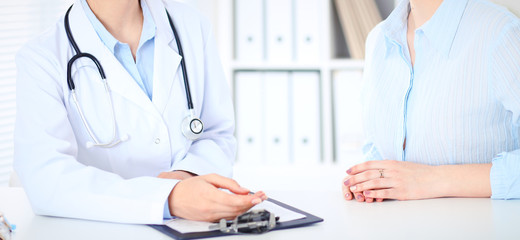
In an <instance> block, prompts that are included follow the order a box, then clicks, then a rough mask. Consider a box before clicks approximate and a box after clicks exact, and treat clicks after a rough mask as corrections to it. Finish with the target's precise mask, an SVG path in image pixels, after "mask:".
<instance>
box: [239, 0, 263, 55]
mask: <svg viewBox="0 0 520 240" xmlns="http://www.w3.org/2000/svg"><path fill="white" fill-rule="evenodd" d="M263 9H264V4H263V1H262V0H236V1H235V27H236V32H235V43H236V45H235V46H236V48H235V57H236V59H237V60H239V61H246V62H258V61H262V60H263V59H264V16H263V13H264V10H263Z"/></svg>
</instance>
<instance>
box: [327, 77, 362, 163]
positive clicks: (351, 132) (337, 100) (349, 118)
mask: <svg viewBox="0 0 520 240" xmlns="http://www.w3.org/2000/svg"><path fill="white" fill-rule="evenodd" d="M362 79H363V73H362V71H361V70H359V71H356V70H349V71H337V72H334V73H333V80H332V81H333V83H332V84H333V111H334V140H335V141H334V142H335V147H334V148H335V155H336V161H337V162H339V163H342V164H347V163H348V164H349V165H350V164H351V163H354V162H349V161H352V156H358V155H359V156H361V155H362V151H361V148H362V146H363V143H364V142H365V139H364V135H363V121H362V111H361V88H362Z"/></svg>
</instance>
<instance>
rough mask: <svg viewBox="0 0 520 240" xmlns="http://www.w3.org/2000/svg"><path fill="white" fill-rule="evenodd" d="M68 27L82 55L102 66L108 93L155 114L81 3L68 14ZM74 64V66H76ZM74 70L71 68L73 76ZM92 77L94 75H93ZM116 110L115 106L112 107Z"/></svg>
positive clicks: (151, 105) (88, 62) (86, 62)
mask: <svg viewBox="0 0 520 240" xmlns="http://www.w3.org/2000/svg"><path fill="white" fill-rule="evenodd" d="M69 17H70V27H71V32H72V35H73V36H74V39H75V40H76V42H77V44H78V46H79V49H80V50H81V52H83V53H90V54H92V55H94V56H95V57H96V58H97V59H98V61H99V62H100V63H101V65H102V66H103V70H104V71H105V74H106V78H107V82H108V85H109V87H110V91H111V92H113V93H117V94H119V95H121V96H123V97H124V98H126V99H128V100H130V101H132V102H133V103H135V104H137V105H139V106H140V107H142V108H143V109H145V110H148V111H150V112H156V110H155V109H154V106H153V104H151V102H150V99H149V98H148V96H147V95H146V94H145V93H144V92H143V90H142V89H141V88H140V87H139V86H138V85H137V83H136V82H135V80H134V79H133V78H132V76H131V75H130V74H129V73H128V72H127V71H126V69H125V68H124V67H123V66H122V65H121V63H120V62H119V61H118V60H117V59H116V58H115V56H114V55H113V54H112V52H110V50H109V49H108V48H107V47H106V46H105V45H104V44H103V42H102V41H101V39H99V37H98V35H97V33H96V31H95V30H94V28H93V27H92V25H91V24H90V21H89V20H88V18H87V16H86V15H85V12H84V11H83V8H82V6H81V3H80V2H79V1H76V3H75V4H74V6H73V7H72V10H71V13H70V16H69ZM77 64H78V63H76V64H75V65H77ZM79 64H85V65H88V64H90V65H93V63H92V62H91V61H86V60H83V59H82V60H81V61H80V62H79ZM75 69H76V70H77V69H78V66H75V67H74V68H73V72H72V74H73V76H74V71H75ZM93 76H94V75H93ZM114 107H115V108H117V106H114Z"/></svg>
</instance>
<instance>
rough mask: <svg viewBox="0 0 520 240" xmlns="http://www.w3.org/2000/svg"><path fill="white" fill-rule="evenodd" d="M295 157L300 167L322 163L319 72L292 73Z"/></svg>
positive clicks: (293, 153) (293, 149)
mask: <svg viewBox="0 0 520 240" xmlns="http://www.w3.org/2000/svg"><path fill="white" fill-rule="evenodd" d="M291 80H292V94H291V95H292V96H291V97H292V101H291V102H292V111H291V113H292V126H293V129H292V140H293V141H292V155H293V159H294V162H295V163H297V164H312V163H319V162H320V160H321V125H320V122H321V121H320V117H321V114H320V76H319V73H318V72H293V74H292V79H291Z"/></svg>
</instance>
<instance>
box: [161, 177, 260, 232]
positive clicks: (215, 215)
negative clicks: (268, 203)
mask: <svg viewBox="0 0 520 240" xmlns="http://www.w3.org/2000/svg"><path fill="white" fill-rule="evenodd" d="M220 189H227V190H229V191H230V192H231V193H226V192H224V191H222V190H220ZM249 193H250V191H249V190H248V189H246V188H243V187H241V186H240V185H239V184H238V183H237V182H236V181H235V180H232V179H229V178H225V177H222V176H219V175H217V174H209V175H205V176H195V177H190V178H186V179H184V180H182V181H180V182H179V183H178V184H177V185H176V186H175V188H174V189H173V191H172V193H171V194H170V197H169V198H168V199H169V200H168V201H169V204H170V213H171V214H172V215H173V216H178V217H182V218H185V219H191V220H197V221H207V222H214V221H217V220H220V219H223V218H224V219H228V220H231V219H233V218H235V217H236V216H238V215H240V214H242V213H244V212H246V211H247V210H249V209H250V208H252V207H254V206H255V205H256V204H258V203H260V202H262V201H264V200H266V199H267V196H266V195H265V193H263V192H257V193H255V194H249Z"/></svg>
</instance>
